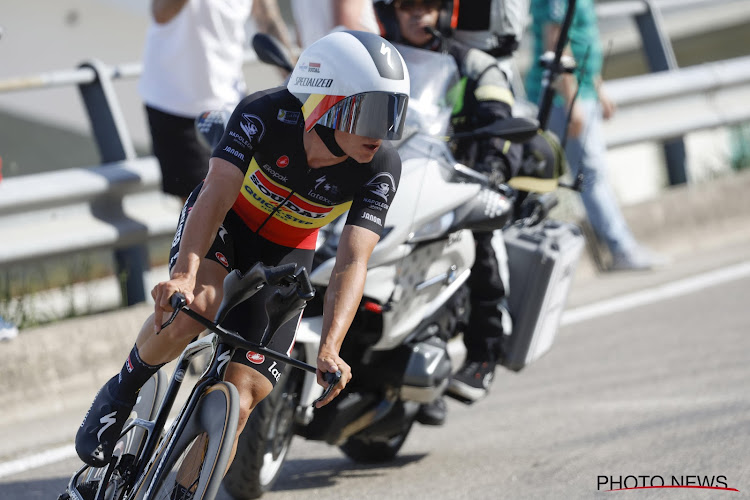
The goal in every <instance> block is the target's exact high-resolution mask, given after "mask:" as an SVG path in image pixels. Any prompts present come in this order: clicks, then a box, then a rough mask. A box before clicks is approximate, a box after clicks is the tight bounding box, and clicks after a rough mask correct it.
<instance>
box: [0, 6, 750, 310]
mask: <svg viewBox="0 0 750 500" xmlns="http://www.w3.org/2000/svg"><path fill="white" fill-rule="evenodd" d="M685 1H690V2H691V3H705V0H680V2H682V3H684V2H685ZM597 12H598V14H599V15H600V16H604V17H612V16H632V17H633V19H634V20H635V21H636V24H637V25H638V28H639V31H640V34H641V38H642V40H643V46H644V51H645V52H646V54H647V59H648V61H649V66H650V69H651V70H652V71H655V72H660V73H652V74H649V75H643V76H638V77H633V78H625V79H621V80H616V81H609V82H608V89H609V92H610V94H611V96H612V97H613V99H614V100H615V102H616V103H617V104H618V106H619V108H620V112H619V113H618V114H622V112H623V110H624V109H633V110H636V109H637V110H638V112H641V113H643V115H645V116H653V114H652V113H651V112H650V111H649V110H650V109H655V108H656V107H658V106H663V105H664V103H665V102H667V101H672V102H676V103H679V102H681V101H683V100H685V99H695V98H699V99H704V100H705V94H706V93H710V94H712V95H716V94H718V93H722V92H725V91H727V90H728V89H733V88H737V87H741V86H743V85H747V83H748V82H750V58H740V59H737V60H733V61H725V62H721V63H712V64H708V65H701V66H697V67H691V68H686V69H678V68H677V67H676V64H675V63H674V54H673V52H672V48H671V45H670V43H669V40H668V38H667V37H666V36H665V34H664V30H663V28H662V20H661V14H660V12H659V10H658V9H657V8H656V7H655V5H654V4H653V2H652V0H631V1H623V2H616V3H608V4H605V5H600V6H598V8H597ZM252 59H254V56H253V55H251V54H248V55H247V56H246V61H248V60H252ZM665 70H666V71H665ZM140 72H141V65H140V64H125V65H119V66H106V65H104V64H102V63H101V62H98V61H91V62H87V63H84V64H83V65H81V66H80V67H79V68H78V69H76V70H72V71H60V72H51V73H44V74H41V75H37V76H33V77H28V78H14V79H6V80H0V92H12V91H16V90H28V89H47V88H52V87H59V86H69V85H77V86H78V88H79V91H80V93H81V96H82V98H83V101H84V104H85V106H86V109H87V112H88V116H89V120H90V122H91V128H92V130H93V131H94V135H95V140H96V144H97V147H98V149H99V153H100V158H101V161H102V165H101V166H94V167H90V168H82V169H66V170H65V171H64V173H63V172H59V173H58V172H52V173H46V174H37V175H33V176H22V177H11V178H7V179H5V180H4V181H3V182H2V183H0V234H2V235H3V245H0V267H2V266H10V265H13V264H17V263H19V262H24V261H33V260H35V259H41V258H46V257H55V256H59V255H63V254H66V253H71V252H76V251H80V250H90V249H94V248H111V249H113V252H114V255H115V262H116V264H117V271H118V274H125V275H126V276H127V280H128V281H127V284H126V297H125V300H124V302H125V303H127V304H128V305H130V304H134V303H138V302H141V301H143V300H144V299H145V290H144V281H145V278H144V274H145V273H146V272H147V271H148V269H149V264H148V253H147V250H146V246H145V244H146V243H147V242H148V241H149V240H150V239H151V238H154V237H157V236H158V237H164V236H168V235H170V234H171V233H173V232H174V228H175V226H176V223H177V214H178V212H179V206H176V205H175V203H176V202H175V201H174V199H172V198H170V197H166V196H164V195H162V194H161V192H160V180H161V179H160V175H161V173H160V170H159V168H158V165H157V163H156V161H155V159H154V158H147V159H136V155H135V148H134V145H133V141H132V139H131V138H130V135H129V133H128V130H127V128H126V126H125V122H124V119H123V117H122V112H121V109H120V106H119V103H118V100H117V97H116V95H115V93H114V89H113V85H112V82H113V80H116V79H124V78H134V77H137V76H139V75H140ZM746 119H750V110H747V109H744V110H742V111H738V112H737V113H734V114H731V113H725V114H724V115H723V116H720V115H717V114H716V113H709V112H706V111H705V110H704V112H703V114H701V115H699V116H696V117H695V118H694V119H692V120H683V121H681V122H679V123H677V124H673V125H670V126H661V127H660V126H659V123H658V121H656V120H653V119H648V120H642V123H641V125H639V126H637V127H632V128H629V129H628V130H627V131H626V132H624V133H621V134H618V136H617V137H614V138H611V140H610V143H609V145H610V146H612V147H616V146H623V145H627V144H633V143H637V142H644V141H649V142H653V141H654V140H656V141H662V140H664V141H667V143H666V145H665V150H666V152H667V163H668V170H669V171H670V179H671V180H672V182H673V183H679V182H685V181H686V176H685V175H684V160H685V154H684V145H683V143H682V135H684V134H686V133H689V132H692V131H695V130H700V129H704V128H708V127H714V126H721V125H728V124H733V123H736V122H739V121H744V120H746ZM29 228H33V231H31V230H29Z"/></svg>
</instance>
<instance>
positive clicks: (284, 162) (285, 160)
mask: <svg viewBox="0 0 750 500" xmlns="http://www.w3.org/2000/svg"><path fill="white" fill-rule="evenodd" d="M276 166H277V167H279V168H284V167H287V166H289V157H288V156H287V155H284V156H279V159H278V160H276Z"/></svg>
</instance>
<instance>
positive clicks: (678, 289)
mask: <svg viewBox="0 0 750 500" xmlns="http://www.w3.org/2000/svg"><path fill="white" fill-rule="evenodd" d="M747 276H750V262H743V263H742V264H737V265H734V266H731V267H725V268H722V269H717V270H715V271H710V272H707V273H703V274H698V275H696V276H692V277H690V278H685V279H683V280H680V281H674V282H672V283H667V284H664V285H661V286H657V287H654V288H649V289H646V290H641V291H640V292H635V293H629V294H627V295H622V296H620V297H615V298H613V299H608V300H602V301H601V302H595V303H593V304H589V305H586V306H581V307H576V308H575V309H570V310H568V311H565V312H564V313H563V315H562V319H561V320H560V326H567V325H573V324H575V323H580V322H582V321H586V320H589V319H593V318H598V317H600V316H606V315H607V314H612V313H616V312H621V311H625V310H627V309H632V308H634V307H638V306H643V305H646V304H653V303H654V302H659V301H660V300H666V299H671V298H674V297H679V296H681V295H687V294H688V293H693V292H697V291H699V290H703V289H705V288H709V287H712V286H715V285H720V284H722V283H726V282H728V281H734V280H738V279H741V278H745V277H747Z"/></svg>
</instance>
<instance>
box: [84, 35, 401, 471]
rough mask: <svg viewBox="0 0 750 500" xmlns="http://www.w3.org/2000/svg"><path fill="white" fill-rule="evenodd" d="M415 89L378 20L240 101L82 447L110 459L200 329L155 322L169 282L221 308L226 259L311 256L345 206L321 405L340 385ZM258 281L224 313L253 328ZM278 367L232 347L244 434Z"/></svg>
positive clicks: (257, 317)
mask: <svg viewBox="0 0 750 500" xmlns="http://www.w3.org/2000/svg"><path fill="white" fill-rule="evenodd" d="M408 94H409V74H408V71H407V69H406V66H405V64H404V62H403V58H402V57H401V55H400V54H399V53H398V51H397V50H396V48H395V47H393V45H391V44H390V43H389V42H388V41H386V40H384V39H382V38H380V37H379V36H377V35H375V34H372V33H365V32H358V31H341V32H336V33H333V34H330V35H327V36H326V37H324V38H322V39H320V40H318V41H317V42H315V43H314V44H312V45H311V46H310V47H308V48H307V49H306V50H305V51H304V52H303V53H302V54H301V55H300V57H299V59H298V62H297V64H296V66H295V68H294V71H293V72H292V74H291V77H290V80H289V82H288V84H287V85H286V87H278V88H274V89H269V90H265V91H261V92H257V93H255V94H252V95H250V96H248V97H246V98H245V99H243V100H242V101H241V102H240V104H239V105H238V106H237V108H236V109H235V110H234V113H233V114H232V116H231V118H230V120H229V123H228V125H227V128H226V131H225V133H224V135H223V137H222V139H221V142H220V143H219V144H218V146H217V147H216V148H215V149H214V152H213V157H212V158H211V160H210V163H209V172H208V175H207V176H206V178H205V180H204V181H203V182H202V183H201V184H199V185H198V186H197V187H196V188H195V190H194V191H193V192H192V193H191V194H190V196H189V197H188V199H187V201H186V203H185V206H184V208H183V210H182V213H181V215H180V219H179V225H178V228H177V232H176V235H175V238H174V241H173V243H172V249H171V253H170V261H169V267H170V279H169V280H168V281H164V282H161V283H159V284H158V285H156V286H155V287H154V289H153V290H152V292H151V295H152V297H153V298H154V301H155V309H154V314H153V315H152V316H151V317H150V318H149V319H148V320H147V321H146V322H145V323H144V325H143V327H142V329H141V331H140V334H139V335H138V338H137V340H136V343H135V346H134V347H133V349H132V351H131V352H130V355H129V356H128V358H127V360H126V361H125V364H124V366H123V367H122V370H121V371H120V373H119V374H118V375H116V376H114V377H113V378H112V379H110V380H109V381H108V382H107V383H106V384H105V385H104V386H103V387H102V389H101V390H100V391H99V393H98V394H97V396H96V398H95V399H94V402H93V404H92V405H91V409H90V410H89V412H88V413H87V415H86V417H85V418H84V421H83V423H82V424H81V427H80V429H79V430H78V434H77V436H76V451H77V452H78V455H79V456H80V457H81V459H82V460H83V461H84V462H86V463H88V464H90V465H93V466H97V467H99V466H103V465H104V464H106V463H107V461H108V459H109V458H110V457H111V455H112V451H113V447H114V445H115V443H116V441H117V438H118V437H119V434H120V432H121V429H122V426H123V424H124V422H125V420H126V419H127V417H128V414H129V413H130V411H131V408H132V407H133V405H134V403H135V401H136V395H137V393H138V391H139V390H140V387H141V386H142V385H143V384H144V383H145V382H146V381H147V380H148V379H149V378H150V377H151V375H152V374H153V373H155V372H156V370H158V369H159V367H161V366H162V365H163V364H164V363H166V362H168V361H170V360H172V359H174V358H176V357H177V356H178V355H179V353H181V352H182V350H183V349H184V348H185V346H186V345H187V344H188V343H189V341H190V340H191V339H193V338H194V337H195V336H196V335H198V334H199V333H200V331H201V330H202V327H201V326H200V325H199V324H198V323H196V322H195V321H194V320H192V319H191V318H189V317H187V316H186V315H178V316H177V319H176V320H175V322H174V323H173V324H171V325H170V326H168V327H167V328H164V329H163V330H161V326H160V325H161V324H162V323H163V321H164V320H165V319H166V318H167V317H168V315H169V311H171V307H170V305H169V299H170V297H171V296H172V295H173V294H174V293H176V292H181V293H183V294H184V295H185V297H186V299H187V302H188V303H189V304H191V307H192V308H194V309H195V310H197V311H198V312H200V313H201V314H203V315H204V316H208V317H213V315H215V313H216V311H217V309H218V306H219V304H220V302H221V298H222V282H223V280H224V277H225V276H226V275H227V273H228V272H229V271H231V270H232V269H239V270H240V271H243V272H244V271H246V270H247V269H249V268H250V267H251V266H252V265H253V264H254V263H255V262H257V261H262V262H264V263H265V264H266V265H274V266H275V265H281V264H285V263H289V262H294V263H297V264H299V265H302V266H306V267H307V268H308V269H309V268H310V266H311V263H312V258H313V252H314V249H315V242H316V235H317V231H318V229H319V228H320V227H322V226H324V225H325V224H327V223H328V222H330V221H332V220H333V219H335V218H336V217H337V216H338V215H340V214H342V213H343V212H345V211H346V210H349V215H348V218H347V221H346V227H345V229H344V231H343V234H342V237H341V241H340V243H339V246H338V251H337V255H336V265H335V267H334V269H333V272H332V274H331V280H330V283H329V287H328V289H327V292H326V295H325V297H324V313H323V318H324V319H323V330H322V334H321V343H320V348H319V352H318V357H317V369H318V383H320V384H321V385H326V383H325V382H324V381H323V379H322V374H323V372H335V371H337V370H340V371H341V373H342V377H341V381H340V382H339V383H338V384H337V386H336V387H335V388H334V390H333V391H332V392H331V394H330V395H329V396H328V397H327V398H326V399H325V400H323V401H322V402H321V403H319V406H322V405H325V404H327V403H329V402H330V401H331V400H332V399H333V398H334V397H335V396H336V395H338V393H339V392H340V391H341V390H342V389H343V388H344V387H345V386H346V384H347V382H348V381H349V380H350V379H351V377H352V374H351V368H350V367H349V365H348V364H347V363H346V362H345V361H344V360H343V359H341V358H340V357H339V349H340V347H341V343H342V342H343V339H344V336H345V334H346V332H347V330H348V328H349V326H350V324H351V322H352V319H353V317H354V314H355V312H356V310H357V308H358V306H359V304H360V300H361V297H362V293H363V286H364V282H365V277H366V273H367V262H368V259H369V257H370V254H371V252H372V250H373V248H374V247H375V244H376V243H377V242H378V239H379V237H380V234H381V232H382V231H383V222H384V221H385V217H386V214H387V212H388V208H389V205H390V204H391V202H392V201H393V198H394V195H395V193H396V191H397V189H398V183H399V180H400V175H401V160H400V159H399V156H398V154H397V153H396V151H395V150H394V149H393V148H391V147H390V146H389V145H387V143H385V142H384V141H385V140H389V139H398V138H400V136H401V132H402V128H403V122H404V117H405V114H406V106H407V102H408ZM269 288H270V287H269ZM264 292H266V290H261V291H260V292H259V293H257V294H256V295H254V296H253V297H252V298H251V299H250V300H248V301H246V302H244V303H242V304H240V305H239V306H237V307H236V308H235V309H234V310H232V312H231V313H230V314H229V315H228V317H227V320H226V321H225V322H224V326H225V327H227V328H230V329H233V330H236V331H238V332H239V333H240V334H242V335H243V336H244V337H245V338H247V339H249V340H254V341H259V340H260V336H261V335H262V333H263V330H264V328H265V324H264V321H263V320H262V319H264V318H266V315H265V310H264V304H265V298H266V297H267V295H268V294H270V293H271V291H270V290H268V291H267V293H264ZM297 322H298V320H291V321H289V322H287V323H286V324H285V325H283V326H282V327H281V328H280V329H279V330H278V331H277V332H276V334H275V335H274V337H273V339H272V341H271V342H270V344H269V347H270V348H272V349H274V350H276V351H279V352H285V353H287V354H289V353H290V352H291V350H292V346H293V344H294V336H295V331H296V326H297ZM160 330H161V331H160ZM282 370H283V366H281V365H280V364H279V363H276V362H273V361H272V360H269V359H264V357H263V356H262V355H259V354H257V353H254V352H243V351H240V350H238V351H237V352H236V353H235V356H234V358H233V359H232V363H230V364H229V366H228V368H227V371H226V380H228V381H229V382H231V383H233V384H234V385H235V386H236V387H237V389H238V391H239V394H240V401H241V403H240V419H239V430H238V432H237V436H239V435H240V433H241V431H242V428H243V427H244V425H245V422H246V421H247V418H248V416H249V415H250V412H251V411H252V410H253V408H254V407H255V405H257V404H258V402H260V401H261V400H262V399H263V398H264V397H266V396H267V395H268V394H269V393H270V392H271V390H272V389H273V387H274V385H275V383H276V382H277V381H278V378H279V376H280V375H281V372H282ZM235 446H236V443H235Z"/></svg>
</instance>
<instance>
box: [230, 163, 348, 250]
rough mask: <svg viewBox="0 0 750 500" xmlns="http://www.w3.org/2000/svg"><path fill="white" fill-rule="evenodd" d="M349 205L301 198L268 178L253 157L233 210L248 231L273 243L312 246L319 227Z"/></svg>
mask: <svg viewBox="0 0 750 500" xmlns="http://www.w3.org/2000/svg"><path fill="white" fill-rule="evenodd" d="M350 206H351V202H347V203H343V204H341V205H336V206H328V205H322V204H319V203H315V202H312V201H310V200H308V199H306V198H303V197H302V196H300V195H299V194H298V193H294V192H293V191H291V190H289V189H288V188H286V187H284V186H282V185H280V184H278V183H277V182H274V181H273V180H271V178H270V177H268V176H267V175H266V174H265V173H264V172H263V170H261V169H260V167H259V166H258V163H257V162H256V160H255V158H253V159H252V160H251V162H250V166H249V168H248V169H247V173H246V174H245V180H244V181H243V183H242V189H241V190H240V194H239V196H237V200H236V201H235V202H234V206H233V209H234V211H235V212H237V214H239V216H240V217H241V218H242V220H243V221H244V222H245V224H247V226H248V227H249V228H250V229H251V230H253V231H256V232H258V233H259V234H260V235H261V236H263V237H264V238H266V239H268V240H270V241H272V242H274V243H276V244H279V245H283V246H286V247H296V248H304V249H314V248H315V242H316V239H317V235H318V228H320V227H322V226H325V225H326V224H328V223H329V222H331V221H333V220H334V219H335V218H336V217H338V216H339V215H341V214H342V213H344V212H346V211H347V210H349V207H350ZM271 214H273V216H271ZM269 217H270V218H269ZM261 226H262V227H261ZM259 228H260V231H258V230H259Z"/></svg>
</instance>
